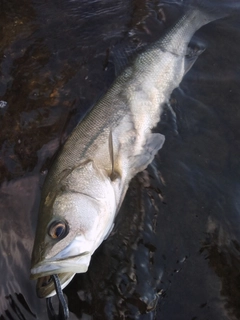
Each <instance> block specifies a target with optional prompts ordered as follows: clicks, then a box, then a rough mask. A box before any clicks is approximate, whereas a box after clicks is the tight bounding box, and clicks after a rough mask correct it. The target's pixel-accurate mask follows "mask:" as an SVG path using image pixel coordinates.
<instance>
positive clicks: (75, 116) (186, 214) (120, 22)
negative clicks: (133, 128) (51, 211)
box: [0, 0, 240, 320]
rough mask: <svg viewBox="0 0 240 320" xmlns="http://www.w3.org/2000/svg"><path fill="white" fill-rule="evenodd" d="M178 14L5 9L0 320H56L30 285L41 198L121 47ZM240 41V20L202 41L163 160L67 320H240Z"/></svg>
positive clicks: (12, 3)
mask: <svg viewBox="0 0 240 320" xmlns="http://www.w3.org/2000/svg"><path fill="white" fill-rule="evenodd" d="M169 2H170V1H169ZM172 2H173V3H177V1H172ZM179 2H180V3H182V2H181V1H179ZM228 3H229V2H228ZM234 4H235V5H237V1H236V2H234ZM178 15H179V9H177V8H176V6H174V5H165V6H162V5H161V1H154V0H150V1H147V0H141V1H139V0H138V1H137V0H132V1H120V0H116V1H110V0H104V1H99V0H98V1H86V0H85V1H81V2H77V1H60V0H58V1H57V0H53V1H51V2H46V1H44V0H41V1H40V0H32V1H30V0H24V1H21V4H20V3H19V1H16V0H8V1H5V0H2V1H1V10H0V26H1V28H0V32H1V37H0V64H1V68H0V101H1V103H0V128H1V133H0V148H1V149H0V183H1V188H0V199H1V200H0V212H1V214H0V225H1V230H0V239H1V241H0V261H1V262H0V270H1V274H0V283H1V287H0V314H1V316H0V319H1V320H5V319H14V320H15V319H21V320H23V319H26V320H31V319H47V315H46V307H45V301H43V300H39V299H38V298H37V297H36V294H35V283H34V282H32V281H30V280H29V269H30V254H31V249H32V245H33V239H34V230H35V227H36V219H37V213H38V205H39V198H40V192H41V186H42V183H43V180H44V177H45V176H46V173H47V170H48V168H49V166H50V165H51V161H52V158H53V155H54V154H55V152H56V151H57V149H58V148H59V146H60V145H61V144H62V143H63V142H64V141H65V139H66V137H67V136H68V134H69V133H70V132H71V130H72V129H73V128H74V126H75V125H76V124H77V122H78V121H79V120H80V119H81V118H82V117H83V116H84V114H85V113H86V111H87V110H88V109H89V108H90V107H91V106H92V105H93V104H94V102H95V101H96V100H97V99H98V98H99V96H100V95H101V94H103V93H104V92H106V90H107V89H108V87H109V85H110V84H111V82H112V81H113V79H114V63H113V57H112V52H113V51H114V50H113V48H114V47H117V48H118V50H119V51H121V50H123V49H124V48H126V47H132V46H133V45H135V46H138V45H140V44H141V45H142V44H143V45H145V44H148V43H151V42H153V41H154V40H156V39H157V38H158V37H159V36H160V35H161V34H162V33H163V32H164V30H165V29H166V28H167V27H169V26H170V25H172V24H173V23H174V21H175V20H176V18H177V16H178ZM239 37H240V23H239V19H238V16H237V15H235V16H234V15H232V16H231V17H229V18H228V19H222V20H218V21H216V22H214V23H211V24H209V25H207V26H205V27H203V28H202V29H201V30H200V31H199V32H197V38H198V39H200V40H201V42H204V43H205V45H206V51H205V52H204V53H203V54H202V55H201V56H200V57H199V59H198V61H197V62H196V63H195V64H194V66H193V68H192V69H191V71H190V72H189V73H188V74H187V75H186V76H185V78H184V80H183V82H182V83H181V86H180V88H178V89H176V90H175V91H174V93H173V95H172V98H171V105H172V110H170V109H169V108H167V107H166V109H165V111H164V114H163V115H162V119H161V122H160V124H159V125H158V128H156V130H157V131H158V132H161V133H163V134H164V135H165V136H166V141H165V144H164V147H163V149H161V151H160V152H159V154H158V156H156V158H155V160H154V161H153V163H152V164H151V165H150V166H149V167H148V169H147V170H145V171H144V172H142V173H140V174H138V175H137V177H135V178H134V179H133V180H132V182H131V185H130V188H129V191H128V193H127V195H126V198H125V201H124V203H123V205H122V208H121V210H120V212H119V215H118V217H117V222H116V226H115V228H114V231H113V233H112V235H111V237H110V238H109V239H108V240H107V241H105V242H104V243H103V244H102V246H101V247H100V248H99V249H98V250H97V251H96V253H95V254H94V256H93V258H92V262H91V266H90V268H89V271H88V272H87V273H86V274H79V275H77V276H75V278H74V280H73V281H72V282H71V283H70V285H69V286H68V287H67V288H66V289H65V293H66V295H67V298H68V304H69V309H70V313H71V315H70V319H141V320H145V319H157V320H158V319H165V320H182V319H184V320H185V319H189V320H193V319H204V320H206V319H211V320H220V319H224V320H227V319H231V320H232V319H240V304H239V301H240V228H239V220H240V200H239V196H240V169H239V168H240V166H239V156H240V126H239V123H240V107H239V106H240V94H239V87H240V60H239V56H240V42H239Z"/></svg>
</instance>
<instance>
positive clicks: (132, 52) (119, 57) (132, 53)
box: [112, 44, 144, 76]
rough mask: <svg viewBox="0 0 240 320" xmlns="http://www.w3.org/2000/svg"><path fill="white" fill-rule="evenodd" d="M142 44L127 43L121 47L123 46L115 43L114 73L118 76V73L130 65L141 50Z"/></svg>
mask: <svg viewBox="0 0 240 320" xmlns="http://www.w3.org/2000/svg"><path fill="white" fill-rule="evenodd" d="M143 47H144V46H143V45H142V44H138V45H136V46H133V45H128V46H125V47H124V48H123V46H120V45H117V46H115V47H114V48H113V50H112V54H113V63H114V68H115V75H116V76H119V75H120V73H121V72H122V71H123V70H124V69H125V68H126V67H127V66H129V65H130V63H131V62H132V61H133V60H134V58H135V57H136V55H137V54H139V53H140V52H141V51H142V50H143Z"/></svg>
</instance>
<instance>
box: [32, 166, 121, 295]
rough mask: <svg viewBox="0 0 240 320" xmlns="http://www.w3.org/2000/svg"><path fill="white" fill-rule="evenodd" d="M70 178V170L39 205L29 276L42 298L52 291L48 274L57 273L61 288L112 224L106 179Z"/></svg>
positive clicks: (111, 202)
mask: <svg viewBox="0 0 240 320" xmlns="http://www.w3.org/2000/svg"><path fill="white" fill-rule="evenodd" d="M75 174H76V172H75ZM78 176H79V175H78ZM80 176H81V175H80ZM73 178H74V173H72V174H71V175H70V176H69V177H68V179H65V181H64V183H62V185H64V186H65V187H64V188H61V191H60V192H58V193H57V195H56V194H55V196H54V197H53V196H51V195H50V196H49V195H48V196H47V197H46V200H45V202H44V203H43V204H42V205H41V207H42V208H41V209H40V215H39V222H38V226H37V233H36V237H35V243H34V248H33V254H32V268H31V278H32V279H38V281H37V294H38V296H39V297H42V298H43V297H44V298H45V297H50V296H52V295H54V294H56V292H55V287H54V284H53V281H52V279H51V275H53V274H58V276H59V279H60V283H61V287H62V288H64V287H65V286H66V285H67V284H68V283H69V282H70V281H71V279H72V278H73V276H74V275H75V273H83V272H86V271H87V270H88V266H89V263H90V260H91V256H92V254H93V252H94V251H95V250H96V249H97V247H98V246H99V245H100V244H101V243H102V241H103V240H104V239H105V238H106V236H107V235H108V234H109V231H110V230H111V229H112V226H113V219H114V211H115V210H116V205H115V197H114V191H113V189H112V187H111V183H110V179H108V178H106V179H104V178H103V177H101V176H100V177H99V178H97V177H96V175H95V179H94V180H91V179H90V180H89V182H88V183H87V182H86V184H87V185H86V184H85V185H84V187H82V186H80V185H77V184H72V182H73V180H74V179H73ZM91 181H92V182H91ZM91 184H93V185H91ZM63 190H64V191H63ZM49 198H50V199H51V198H52V199H53V200H49Z"/></svg>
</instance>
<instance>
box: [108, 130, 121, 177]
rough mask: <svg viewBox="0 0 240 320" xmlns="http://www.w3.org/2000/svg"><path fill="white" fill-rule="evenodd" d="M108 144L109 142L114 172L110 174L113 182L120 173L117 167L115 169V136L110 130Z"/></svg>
mask: <svg viewBox="0 0 240 320" xmlns="http://www.w3.org/2000/svg"><path fill="white" fill-rule="evenodd" d="M108 142H109V156H110V161H111V165H112V171H111V173H110V179H111V180H112V181H113V180H115V179H116V178H117V177H119V174H118V172H117V170H116V167H115V157H114V149H113V134H112V130H110V133H109V140H108Z"/></svg>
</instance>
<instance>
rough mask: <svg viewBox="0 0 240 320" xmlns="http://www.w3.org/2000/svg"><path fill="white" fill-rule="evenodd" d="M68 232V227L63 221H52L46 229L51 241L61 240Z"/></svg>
mask: <svg viewBox="0 0 240 320" xmlns="http://www.w3.org/2000/svg"><path fill="white" fill-rule="evenodd" d="M68 232H69V227H68V224H67V222H65V221H59V220H58V221H54V222H52V223H51V224H50V226H49V228H48V234H49V235H50V237H51V238H52V239H63V238H65V237H66V235H67V234H68Z"/></svg>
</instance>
